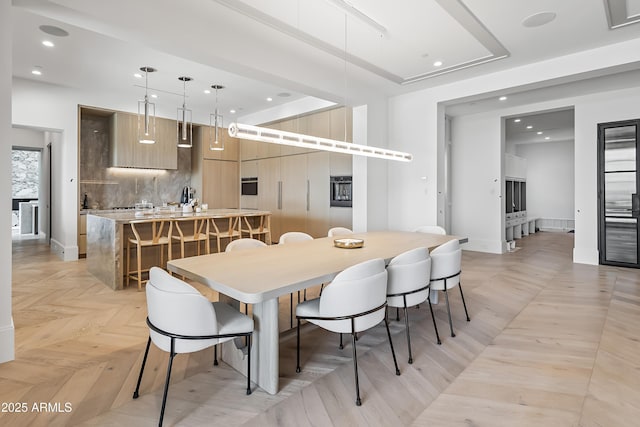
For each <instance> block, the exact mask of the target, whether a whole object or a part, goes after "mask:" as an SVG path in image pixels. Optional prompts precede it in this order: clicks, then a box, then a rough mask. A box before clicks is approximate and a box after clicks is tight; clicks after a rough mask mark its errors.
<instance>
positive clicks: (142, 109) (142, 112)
mask: <svg viewBox="0 0 640 427" xmlns="http://www.w3.org/2000/svg"><path fill="white" fill-rule="evenodd" d="M140 71H144V100H142V101H138V142H140V143H141V144H155V143H156V104H154V103H153V102H149V96H148V90H149V85H148V83H149V78H148V76H149V73H153V72H155V71H157V70H156V69H155V68H152V67H141V68H140Z"/></svg>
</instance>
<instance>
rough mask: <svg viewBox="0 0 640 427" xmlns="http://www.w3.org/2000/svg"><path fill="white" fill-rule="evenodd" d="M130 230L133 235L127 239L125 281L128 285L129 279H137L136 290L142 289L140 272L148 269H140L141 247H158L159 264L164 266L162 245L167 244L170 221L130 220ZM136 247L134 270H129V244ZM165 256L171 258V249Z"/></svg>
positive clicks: (130, 253)
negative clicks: (135, 267)
mask: <svg viewBox="0 0 640 427" xmlns="http://www.w3.org/2000/svg"><path fill="white" fill-rule="evenodd" d="M129 225H130V226H131V232H132V233H133V237H129V238H128V239H127V283H126V285H127V286H129V281H130V279H132V278H133V279H134V280H137V281H138V290H139V291H141V290H142V282H143V281H142V273H143V272H146V271H149V270H148V269H145V270H143V269H142V250H143V248H151V247H155V248H159V251H160V266H162V267H164V247H165V246H169V247H170V245H169V234H170V233H171V221H169V220H163V219H162V220H161V219H158V220H152V221H149V220H140V221H131V222H130V223H129ZM132 244H133V245H135V247H136V251H135V253H136V266H137V269H136V270H133V271H132V270H131V255H132V252H131V245H132ZM167 258H168V259H169V260H171V251H170V249H169V253H168V254H167Z"/></svg>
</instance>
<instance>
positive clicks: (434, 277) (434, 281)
mask: <svg viewBox="0 0 640 427" xmlns="http://www.w3.org/2000/svg"><path fill="white" fill-rule="evenodd" d="M461 273H462V249H460V243H459V242H458V240H456V239H454V240H450V241H448V242H447V243H444V244H442V245H440V246H438V247H437V248H435V249H434V250H432V251H431V282H430V284H429V287H430V288H431V290H434V291H444V296H445V300H446V302H447V314H448V315H449V327H450V328H451V336H452V337H455V336H456V334H454V333H453V322H452V321H451V307H449V292H448V290H449V289H451V288H453V287H455V286H457V287H458V288H459V289H460V297H461V298H462V305H463V306H464V314H465V315H466V316H467V322H469V321H470V320H471V319H470V318H469V312H468V311H467V304H466V303H465V301H464V294H463V293H462V284H461V283H460V274H461Z"/></svg>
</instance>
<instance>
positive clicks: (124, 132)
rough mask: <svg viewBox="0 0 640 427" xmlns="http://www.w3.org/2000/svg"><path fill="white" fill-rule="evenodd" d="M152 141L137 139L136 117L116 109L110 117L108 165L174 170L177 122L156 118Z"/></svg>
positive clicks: (176, 155)
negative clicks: (153, 140) (152, 142)
mask: <svg viewBox="0 0 640 427" xmlns="http://www.w3.org/2000/svg"><path fill="white" fill-rule="evenodd" d="M155 122H156V142H155V144H140V143H139V142H138V116H137V115H135V114H130V113H123V112H115V113H114V114H113V116H112V117H111V121H110V124H111V134H110V135H111V147H110V148H111V165H112V166H116V167H134V168H149V169H177V168H178V144H177V140H176V138H177V132H176V122H175V121H174V120H169V119H163V118H156V119H155Z"/></svg>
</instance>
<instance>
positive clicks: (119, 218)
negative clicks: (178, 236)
mask: <svg viewBox="0 0 640 427" xmlns="http://www.w3.org/2000/svg"><path fill="white" fill-rule="evenodd" d="M80 214H81V215H83V214H85V215H93V216H97V217H100V218H105V219H110V220H113V221H115V222H116V223H129V222H131V221H145V220H147V221H153V220H154V219H163V218H165V219H171V218H224V217H230V216H231V217H233V216H253V215H266V214H271V212H269V211H260V210H255V209H208V210H206V211H202V212H197V213H196V212H192V213H183V212H182V211H181V210H176V211H175V212H168V211H159V212H156V211H153V212H148V213H147V212H145V213H144V215H139V214H138V215H136V211H135V210H133V209H131V210H92V209H86V210H83V211H80Z"/></svg>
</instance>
